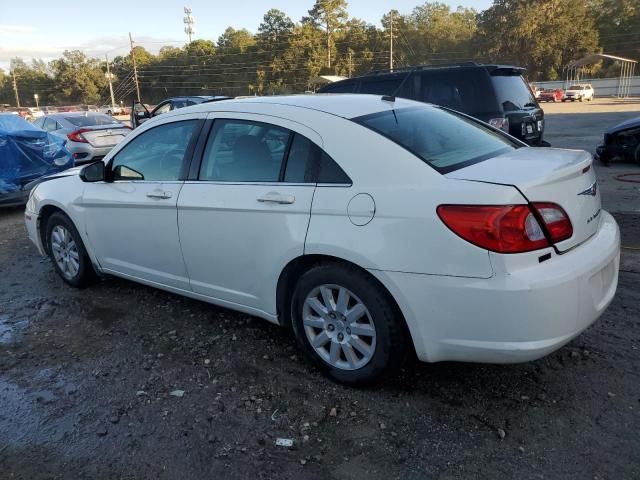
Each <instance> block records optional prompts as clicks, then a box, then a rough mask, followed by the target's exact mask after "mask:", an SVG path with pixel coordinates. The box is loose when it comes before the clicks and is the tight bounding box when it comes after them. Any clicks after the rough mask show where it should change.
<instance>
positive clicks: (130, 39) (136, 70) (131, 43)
mask: <svg viewBox="0 0 640 480" xmlns="http://www.w3.org/2000/svg"><path fill="white" fill-rule="evenodd" d="M129 44H130V45H131V60H133V78H134V80H135V82H136V93H137V94H138V103H140V102H142V100H140V85H139V84H138V66H137V65H136V53H135V52H134V51H133V38H131V32H129Z"/></svg>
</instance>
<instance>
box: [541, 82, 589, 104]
mask: <svg viewBox="0 0 640 480" xmlns="http://www.w3.org/2000/svg"><path fill="white" fill-rule="evenodd" d="M535 92H536V98H537V99H538V101H540V102H568V101H571V102H575V101H576V100H577V101H579V102H583V101H585V100H586V101H588V102H590V101H592V100H593V99H594V98H595V90H594V89H593V86H592V85H591V84H588V83H585V84H575V85H571V86H570V87H569V88H567V89H566V90H564V89H562V88H544V89H539V88H537V87H536V88H535Z"/></svg>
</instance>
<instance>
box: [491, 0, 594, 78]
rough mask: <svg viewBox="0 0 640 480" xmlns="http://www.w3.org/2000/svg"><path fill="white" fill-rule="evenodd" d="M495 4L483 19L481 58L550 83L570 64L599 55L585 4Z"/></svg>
mask: <svg viewBox="0 0 640 480" xmlns="http://www.w3.org/2000/svg"><path fill="white" fill-rule="evenodd" d="M566 8H567V2H566V0H536V1H535V2H534V1H531V0H524V1H523V0H494V2H493V5H492V6H491V7H490V8H489V9H487V10H485V11H484V12H482V13H481V14H480V23H479V28H480V33H481V37H480V39H481V42H482V46H483V54H484V55H485V56H486V57H488V58H489V59H490V60H492V61H499V62H510V63H514V64H517V65H522V66H524V67H527V69H528V76H529V78H530V79H531V80H546V79H548V78H550V77H551V76H552V74H553V72H559V71H562V70H563V68H564V67H565V66H566V65H567V63H569V61H571V60H573V59H576V58H579V57H581V56H583V55H585V54H588V53H593V52H598V51H599V50H600V49H599V47H598V31H597V29H596V27H595V22H594V18H593V12H592V10H591V8H590V4H588V3H587V2H573V3H572V4H571V15H565V14H564V13H565V12H566Z"/></svg>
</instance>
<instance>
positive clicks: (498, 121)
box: [489, 118, 509, 133]
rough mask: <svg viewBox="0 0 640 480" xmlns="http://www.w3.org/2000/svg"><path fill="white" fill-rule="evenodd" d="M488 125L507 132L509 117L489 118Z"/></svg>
mask: <svg viewBox="0 0 640 480" xmlns="http://www.w3.org/2000/svg"><path fill="white" fill-rule="evenodd" d="M489 125H491V126H492V127H495V128H499V129H500V130H502V131H504V132H507V133H509V119H508V118H491V119H490V120H489Z"/></svg>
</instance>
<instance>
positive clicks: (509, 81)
mask: <svg viewBox="0 0 640 480" xmlns="http://www.w3.org/2000/svg"><path fill="white" fill-rule="evenodd" d="M491 81H492V82H493V86H494V87H495V90H496V96H497V97H498V101H499V102H500V103H501V104H502V108H503V109H504V111H505V112H513V111H516V110H526V109H528V108H534V107H536V106H537V105H536V99H535V98H533V94H532V93H531V90H530V89H529V87H528V86H527V84H526V82H525V81H524V78H522V76H520V75H500V74H498V75H496V74H494V75H492V76H491Z"/></svg>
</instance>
